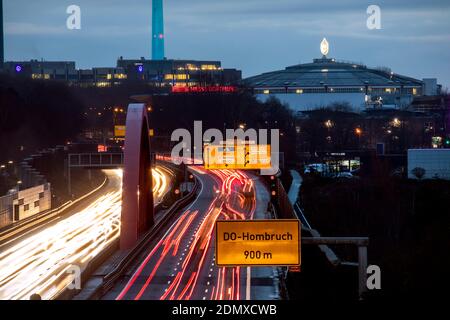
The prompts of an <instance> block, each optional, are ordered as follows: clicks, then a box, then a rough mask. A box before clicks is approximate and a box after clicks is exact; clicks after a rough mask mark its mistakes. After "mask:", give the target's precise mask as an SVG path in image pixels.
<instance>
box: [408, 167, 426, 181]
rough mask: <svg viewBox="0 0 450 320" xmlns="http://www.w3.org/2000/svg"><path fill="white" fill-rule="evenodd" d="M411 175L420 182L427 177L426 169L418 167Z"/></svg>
mask: <svg viewBox="0 0 450 320" xmlns="http://www.w3.org/2000/svg"><path fill="white" fill-rule="evenodd" d="M411 173H412V174H413V175H414V176H415V177H416V178H417V179H419V180H422V178H423V177H424V176H425V173H426V171H425V169H424V168H420V167H416V168H414V169H412V170H411Z"/></svg>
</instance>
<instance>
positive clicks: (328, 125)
mask: <svg viewBox="0 0 450 320" xmlns="http://www.w3.org/2000/svg"><path fill="white" fill-rule="evenodd" d="M332 126H333V122H332V121H331V120H327V121H325V127H327V128H328V129H329V128H331V127H332Z"/></svg>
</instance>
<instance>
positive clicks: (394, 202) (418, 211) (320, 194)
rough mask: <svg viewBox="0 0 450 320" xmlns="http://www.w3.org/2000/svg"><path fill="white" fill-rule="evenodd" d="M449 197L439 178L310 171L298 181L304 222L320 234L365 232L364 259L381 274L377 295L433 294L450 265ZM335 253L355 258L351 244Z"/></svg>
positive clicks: (447, 187) (445, 184)
mask: <svg viewBox="0 0 450 320" xmlns="http://www.w3.org/2000/svg"><path fill="white" fill-rule="evenodd" d="M449 199H450V182H448V181H443V180H424V181H415V180H405V179H398V178H392V177H379V178H378V179H373V178H361V179H341V180H339V179H338V180H336V179H328V178H321V177H318V176H317V177H316V176H314V177H311V176H310V177H307V178H306V179H305V180H304V182H303V184H302V187H301V201H302V204H303V206H304V208H305V212H306V214H307V216H308V219H309V222H310V223H311V225H312V226H313V227H314V228H317V229H318V230H319V231H320V233H321V234H322V235H323V236H369V237H370V245H369V249H368V254H369V264H375V265H379V266H380V268H381V275H382V290H381V291H379V292H372V293H371V294H372V295H376V296H379V297H380V298H382V299H394V298H396V297H402V298H414V297H415V298H417V297H421V296H423V295H425V294H426V295H427V296H430V297H431V296H433V295H436V294H438V292H436V289H437V288H439V283H440V282H441V281H442V279H443V277H445V274H446V272H447V270H448V269H449V268H450V256H449V255H448V248H450V233H449V226H450V211H449V210H448V201H449ZM341 249H342V248H341ZM338 250H339V249H338ZM340 253H341V254H342V255H343V257H344V258H346V259H349V260H352V261H356V259H357V257H356V256H355V253H356V249H355V248H348V251H340Z"/></svg>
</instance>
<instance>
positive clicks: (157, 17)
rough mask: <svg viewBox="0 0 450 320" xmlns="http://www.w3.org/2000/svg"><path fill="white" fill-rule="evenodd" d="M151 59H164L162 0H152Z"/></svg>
mask: <svg viewBox="0 0 450 320" xmlns="http://www.w3.org/2000/svg"><path fill="white" fill-rule="evenodd" d="M152 59H153V60H163V59H164V14H163V0H153V11H152Z"/></svg>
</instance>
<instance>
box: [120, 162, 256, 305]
mask: <svg viewBox="0 0 450 320" xmlns="http://www.w3.org/2000/svg"><path fill="white" fill-rule="evenodd" d="M191 168H192V169H193V170H194V171H195V172H196V173H198V174H208V175H209V176H210V177H211V178H213V180H214V181H215V184H214V185H213V188H214V192H213V195H214V196H213V197H212V198H211V200H210V202H209V206H208V207H207V208H205V209H206V210H205V209H203V210H202V211H201V212H199V211H198V210H195V211H193V212H190V211H189V210H187V211H186V212H184V213H183V214H182V215H181V216H180V217H179V218H178V219H177V220H176V221H175V222H174V223H173V224H172V225H171V226H170V228H169V230H168V231H167V233H166V234H165V235H164V236H163V237H162V239H160V240H159V242H158V243H157V244H156V246H154V247H153V249H152V250H151V252H150V253H149V254H148V256H147V257H146V258H145V259H144V261H143V262H142V263H141V264H140V265H139V267H138V268H137V271H136V272H135V273H134V275H133V276H132V278H131V279H130V280H129V281H128V283H127V284H126V285H125V286H124V287H123V289H122V290H121V291H120V294H119V295H118V296H117V297H116V299H117V300H121V299H134V300H139V299H144V298H146V297H148V296H149V295H150V294H152V293H151V290H152V289H151V288H152V286H151V284H152V281H153V279H154V278H155V277H157V275H158V276H159V277H161V276H162V275H164V274H166V271H165V270H167V269H168V268H173V267H175V268H174V269H173V270H174V272H173V274H172V276H171V281H169V282H168V285H167V287H166V288H165V290H164V292H162V293H161V295H160V297H159V299H160V300H165V299H169V300H175V299H176V300H189V299H191V298H192V297H193V295H194V293H197V291H198V290H197V291H196V289H197V286H198V284H199V278H200V277H202V278H205V274H204V272H205V271H206V272H208V270H209V269H211V270H210V271H211V272H212V271H213V268H212V267H210V264H211V265H214V263H213V256H212V255H213V252H212V249H211V248H212V246H211V243H212V239H213V236H214V227H215V223H216V221H217V220H218V219H238V220H244V219H252V218H253V215H254V212H255V209H256V197H255V192H254V187H255V186H254V182H253V180H252V179H250V178H249V176H247V174H245V173H244V172H241V171H234V170H212V171H206V170H204V169H202V168H200V167H191ZM194 220H195V221H196V222H195V223H194ZM194 224H195V225H197V227H195V226H194ZM194 228H195V229H194ZM183 238H184V239H186V241H185V243H184V245H186V249H185V250H184V253H182V254H180V255H177V253H178V252H179V247H180V246H181V243H180V242H181V240H182V239H183ZM189 238H191V239H192V240H190V241H187V239H189ZM186 242H187V243H186ZM172 248H173V251H172V254H169V252H170V251H171V250H172ZM215 268H216V270H217V277H216V282H215V283H214V284H212V283H211V285H212V292H211V294H210V296H209V297H210V299H220V300H222V299H236V300H239V299H240V298H241V292H240V291H241V283H242V282H241V279H240V277H241V268H240V267H215ZM144 270H147V271H144ZM208 273H210V272H208ZM143 275H146V281H145V282H144V283H143V284H142V283H140V282H137V279H141V278H142V276H143ZM167 276H168V275H167ZM208 284H210V283H209V282H208ZM244 284H245V282H244ZM132 288H133V290H131V289H132ZM200 289H201V288H199V290H200ZM207 291H208V290H206V291H202V292H205V293H206V292H207ZM136 292H137V294H136ZM152 295H153V294H152ZM203 298H204V299H206V296H204V297H203Z"/></svg>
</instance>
